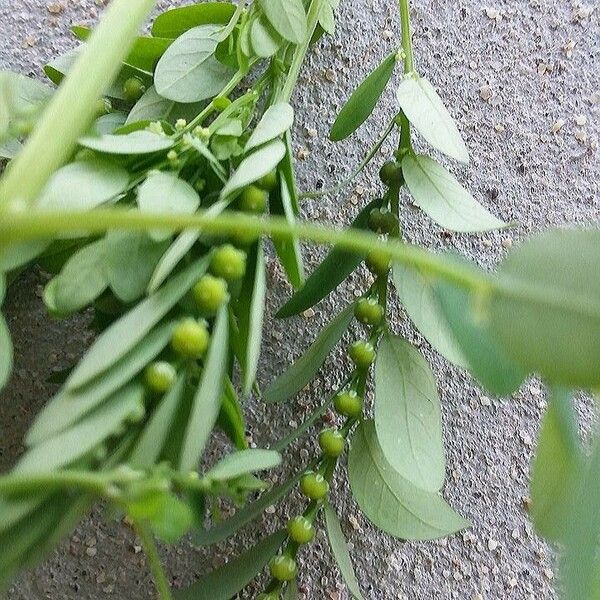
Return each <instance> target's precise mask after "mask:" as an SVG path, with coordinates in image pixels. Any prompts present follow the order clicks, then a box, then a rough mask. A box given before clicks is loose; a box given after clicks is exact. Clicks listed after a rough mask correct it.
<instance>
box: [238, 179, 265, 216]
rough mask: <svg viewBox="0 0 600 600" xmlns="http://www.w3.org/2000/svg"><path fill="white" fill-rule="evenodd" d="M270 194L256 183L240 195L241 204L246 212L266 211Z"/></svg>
mask: <svg viewBox="0 0 600 600" xmlns="http://www.w3.org/2000/svg"><path fill="white" fill-rule="evenodd" d="M268 202H269V194H268V193H267V192H265V191H264V190H261V189H260V188H259V187H256V186H255V185H249V186H248V187H246V188H245V189H244V191H243V192H242V195H241V196H240V200H239V206H240V209H241V210H243V211H245V212H252V213H264V212H265V210H267V204H268Z"/></svg>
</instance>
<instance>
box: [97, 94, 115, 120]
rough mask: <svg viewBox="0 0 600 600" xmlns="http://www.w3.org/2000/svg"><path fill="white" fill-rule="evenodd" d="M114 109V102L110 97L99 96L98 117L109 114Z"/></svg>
mask: <svg viewBox="0 0 600 600" xmlns="http://www.w3.org/2000/svg"><path fill="white" fill-rule="evenodd" d="M111 110H112V104H111V103H110V100H109V99H108V98H99V99H98V102H97V103H96V117H102V116H103V115H107V114H108V113H109V112H110V111H111Z"/></svg>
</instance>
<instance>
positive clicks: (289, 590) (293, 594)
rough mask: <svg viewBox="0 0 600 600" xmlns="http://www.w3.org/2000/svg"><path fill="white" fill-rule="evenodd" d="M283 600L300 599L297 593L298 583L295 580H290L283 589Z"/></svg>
mask: <svg viewBox="0 0 600 600" xmlns="http://www.w3.org/2000/svg"><path fill="white" fill-rule="evenodd" d="M283 599H284V600H299V599H300V593H299V591H298V582H297V581H296V580H295V579H292V581H290V582H288V584H287V585H286V587H285V592H284V594H283Z"/></svg>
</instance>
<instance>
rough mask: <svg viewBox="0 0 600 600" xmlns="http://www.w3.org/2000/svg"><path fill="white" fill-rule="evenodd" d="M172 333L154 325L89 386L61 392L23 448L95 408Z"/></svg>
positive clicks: (157, 351) (38, 419)
mask: <svg viewBox="0 0 600 600" xmlns="http://www.w3.org/2000/svg"><path fill="white" fill-rule="evenodd" d="M172 331H173V323H165V324H163V325H160V326H158V327H157V328H156V329H154V330H153V331H151V332H150V333H148V334H147V335H145V336H144V338H143V340H142V341H141V342H140V343H139V344H138V345H136V346H135V347H134V348H133V349H132V350H130V351H129V352H128V353H127V354H126V355H125V356H123V357H122V358H121V359H119V361H118V362H117V363H116V364H114V365H113V366H112V368H111V369H109V370H108V371H106V372H105V373H103V374H101V375H99V376H98V377H97V378H94V380H93V381H92V382H91V383H89V385H86V386H85V387H82V388H81V389H78V390H75V391H69V390H65V389H63V390H61V391H60V392H59V393H58V395H56V396H55V397H54V398H53V399H52V401H51V402H49V403H48V404H46V406H44V408H43V409H42V410H41V411H40V412H39V413H38V415H37V416H36V419H35V421H34V422H33V425H32V426H31V427H30V429H29V431H28V432H27V437H26V440H25V441H26V443H27V445H28V446H33V445H36V444H39V443H41V442H43V441H44V440H46V439H48V438H50V437H53V436H55V435H56V434H57V433H59V432H61V431H64V430H65V429H67V428H68V427H70V426H71V425H72V424H73V423H76V422H77V421H78V420H79V419H80V418H81V417H83V416H84V415H87V414H88V413H90V412H91V411H92V410H94V409H95V408H97V407H98V406H99V405H100V404H101V403H102V402H104V401H105V400H106V399H107V398H108V397H109V396H110V395H111V394H114V393H115V392H116V391H117V390H119V389H120V388H122V387H123V386H124V385H125V384H126V383H128V382H129V381H131V379H132V378H133V377H135V376H136V375H137V374H138V373H139V372H140V371H141V370H142V369H143V368H144V367H145V366H146V365H147V364H148V363H149V362H150V361H152V360H154V359H155V358H156V357H157V356H158V355H159V354H160V352H161V351H162V350H163V349H164V347H165V346H166V345H167V344H168V343H169V340H170V339H171V334H172Z"/></svg>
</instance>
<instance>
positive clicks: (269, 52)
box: [250, 15, 283, 58]
mask: <svg viewBox="0 0 600 600" xmlns="http://www.w3.org/2000/svg"><path fill="white" fill-rule="evenodd" d="M250 42H251V44H252V49H253V50H254V54H256V56H260V57H261V58H270V57H271V56H273V55H274V54H276V53H277V51H278V50H279V48H280V47H281V45H282V44H283V40H282V39H281V37H280V36H279V35H278V34H277V32H276V31H275V30H274V29H273V28H272V27H271V25H270V24H269V22H268V21H267V19H266V18H265V17H264V16H262V15H261V16H260V17H258V18H257V19H255V20H254V22H253V23H252V29H251V31H250Z"/></svg>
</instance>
